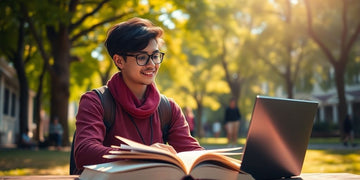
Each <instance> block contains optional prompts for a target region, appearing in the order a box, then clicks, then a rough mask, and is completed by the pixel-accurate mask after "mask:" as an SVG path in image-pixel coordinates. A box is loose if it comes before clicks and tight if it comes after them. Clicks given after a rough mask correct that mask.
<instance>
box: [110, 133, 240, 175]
mask: <svg viewBox="0 0 360 180" xmlns="http://www.w3.org/2000/svg"><path fill="white" fill-rule="evenodd" d="M116 138H118V139H119V140H121V141H122V142H124V143H126V144H127V145H128V146H126V145H125V146H124V145H121V146H120V151H111V152H110V153H111V154H112V155H104V157H105V158H111V159H149V160H151V159H153V160H162V161H167V162H170V163H173V164H175V165H177V166H179V167H180V168H181V169H183V171H184V172H185V173H186V174H188V173H189V172H190V170H191V169H192V168H193V167H195V166H196V165H197V164H199V163H201V162H204V161H217V162H219V163H221V164H223V166H224V167H227V168H230V169H236V170H240V161H239V160H236V159H233V158H230V157H227V156H225V155H239V154H241V153H231V152H230V151H236V150H240V149H241V147H236V148H222V149H214V150H202V151H186V152H180V153H177V154H173V153H171V152H169V151H166V150H163V149H159V148H156V147H151V146H147V145H144V144H140V143H137V142H135V141H132V140H129V139H126V138H123V137H120V136H116ZM121 149H124V150H131V151H121Z"/></svg>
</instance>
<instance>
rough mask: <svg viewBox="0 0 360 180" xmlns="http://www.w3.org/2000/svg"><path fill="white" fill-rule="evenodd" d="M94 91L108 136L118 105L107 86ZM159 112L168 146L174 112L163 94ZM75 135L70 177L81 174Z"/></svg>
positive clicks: (71, 153) (164, 139) (72, 146)
mask: <svg viewBox="0 0 360 180" xmlns="http://www.w3.org/2000/svg"><path fill="white" fill-rule="evenodd" d="M93 91H95V92H96V94H97V95H98V96H99V98H100V101H101V105H102V107H103V109H104V114H103V122H104V125H105V127H106V134H107V133H108V132H109V131H110V129H111V127H112V125H113V123H114V120H115V114H116V104H115V101H114V98H113V97H112V95H111V93H110V91H109V89H108V87H107V86H102V87H100V88H96V89H93ZM158 112H159V116H160V122H161V131H162V134H163V136H162V138H163V141H164V143H165V144H166V143H167V136H168V131H169V129H170V121H171V117H172V112H171V105H170V102H169V100H168V99H167V97H166V96H164V95H162V94H161V99H160V104H159V107H158ZM75 133H76V131H75V132H74V135H73V141H72V143H71V152H70V168H69V172H70V175H74V174H80V173H81V172H80V171H79V170H78V169H77V168H76V164H75V159H74V140H75ZM105 136H106V135H105Z"/></svg>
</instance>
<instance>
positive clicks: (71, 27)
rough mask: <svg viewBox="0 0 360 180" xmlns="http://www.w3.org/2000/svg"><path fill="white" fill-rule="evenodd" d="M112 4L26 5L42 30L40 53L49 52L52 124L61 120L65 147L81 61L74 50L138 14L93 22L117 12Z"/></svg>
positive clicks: (74, 1) (106, 1)
mask: <svg viewBox="0 0 360 180" xmlns="http://www.w3.org/2000/svg"><path fill="white" fill-rule="evenodd" d="M112 3H114V2H111V1H110V0H101V1H100V0H99V1H93V2H89V3H88V2H86V1H79V0H71V1H66V0H62V1H51V2H48V1H45V2H44V1H35V2H33V3H32V5H29V4H24V5H27V7H25V8H26V9H27V11H28V12H29V17H28V20H29V22H39V23H38V24H39V26H36V28H38V29H35V31H36V32H33V34H34V36H35V34H37V35H38V39H37V45H38V46H39V49H44V50H46V51H47V52H48V53H47V54H48V55H43V60H44V63H45V64H46V65H47V71H48V72H49V74H50V77H51V85H50V87H51V88H50V89H51V98H50V107H51V108H50V119H51V121H52V120H53V119H54V118H55V117H58V118H59V120H60V123H61V124H62V126H63V127H64V137H63V144H64V145H68V144H69V142H68V139H69V137H68V136H69V134H68V121H67V117H68V100H69V96H70V92H69V88H70V82H69V80H70V65H71V62H74V61H78V60H79V59H80V58H79V57H77V56H75V55H72V53H71V51H72V48H73V47H76V45H77V44H76V43H80V42H81V41H83V40H84V39H85V41H86V40H88V38H87V37H86V35H88V34H89V33H90V32H92V31H93V30H94V29H96V28H97V27H100V26H103V25H105V24H106V23H109V22H112V21H114V20H117V19H120V18H122V17H124V16H126V15H128V14H130V13H133V12H134V11H133V9H129V8H124V11H120V12H115V13H114V14H111V15H109V13H102V17H103V18H101V19H100V17H99V20H96V21H94V20H93V21H91V19H92V17H93V16H97V15H99V12H100V11H101V10H103V9H105V8H107V10H110V11H112V12H114V8H113V7H115V6H116V5H115V4H112ZM106 5H107V6H106ZM119 5H121V3H119ZM105 6H106V7H105ZM103 11H104V10H103ZM44 17H45V18H46V19H44ZM82 38H83V39H82ZM41 42H42V43H41ZM46 44H48V45H49V46H48V47H49V48H48V49H47V48H46V47H45V45H46Z"/></svg>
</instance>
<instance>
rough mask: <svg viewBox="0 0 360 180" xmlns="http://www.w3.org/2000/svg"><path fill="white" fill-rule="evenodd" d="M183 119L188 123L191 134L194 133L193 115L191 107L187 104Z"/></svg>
mask: <svg viewBox="0 0 360 180" xmlns="http://www.w3.org/2000/svg"><path fill="white" fill-rule="evenodd" d="M185 119H186V121H187V122H188V124H189V128H190V134H191V136H194V135H195V115H194V113H193V110H192V108H191V107H189V106H187V107H186V108H185Z"/></svg>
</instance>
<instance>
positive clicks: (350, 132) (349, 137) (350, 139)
mask: <svg viewBox="0 0 360 180" xmlns="http://www.w3.org/2000/svg"><path fill="white" fill-rule="evenodd" d="M343 128H344V134H345V137H344V146H348V145H349V143H350V145H351V146H353V147H354V146H356V144H355V143H354V129H353V126H352V121H351V117H350V115H349V114H347V115H346V117H345V120H344V125H343Z"/></svg>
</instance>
